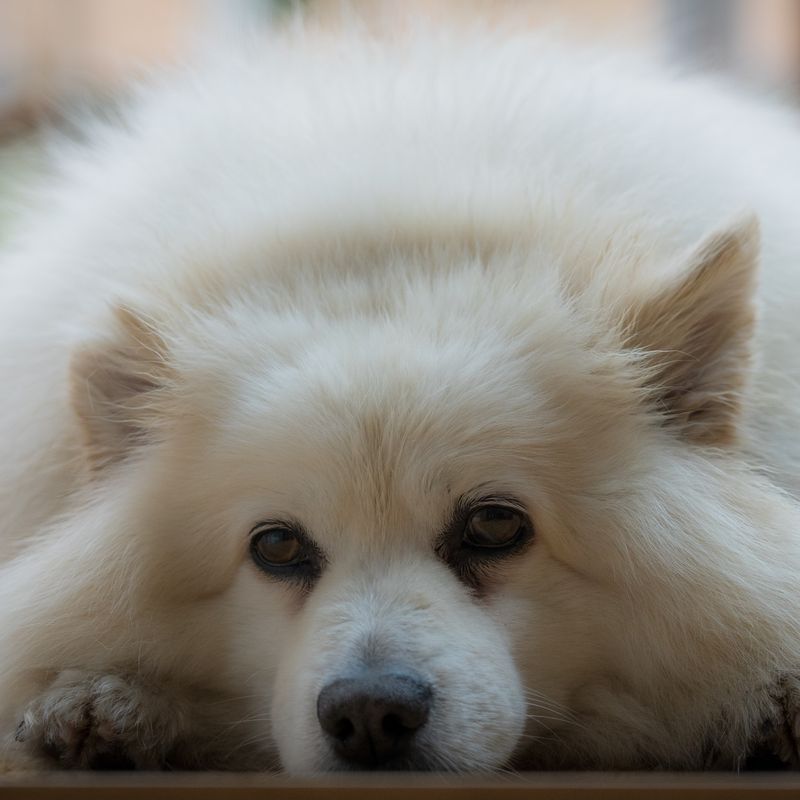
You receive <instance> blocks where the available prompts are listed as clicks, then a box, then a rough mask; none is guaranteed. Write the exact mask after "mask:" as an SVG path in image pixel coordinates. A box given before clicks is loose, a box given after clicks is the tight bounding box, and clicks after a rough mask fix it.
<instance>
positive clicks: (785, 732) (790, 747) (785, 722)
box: [771, 675, 800, 769]
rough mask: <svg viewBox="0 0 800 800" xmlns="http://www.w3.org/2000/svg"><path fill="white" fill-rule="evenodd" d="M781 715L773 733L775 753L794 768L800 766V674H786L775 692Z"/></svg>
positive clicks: (772, 739) (772, 740) (772, 741)
mask: <svg viewBox="0 0 800 800" xmlns="http://www.w3.org/2000/svg"><path fill="white" fill-rule="evenodd" d="M775 699H776V700H777V703H778V707H779V709H780V715H779V719H778V724H776V725H775V730H774V732H773V734H772V738H771V743H772V747H773V750H774V752H775V755H776V756H778V758H780V759H781V761H782V762H784V763H785V764H787V765H788V766H790V767H792V768H793V769H798V768H800V676H798V675H785V676H783V678H782V679H781V681H780V684H779V691H778V692H776V694H775Z"/></svg>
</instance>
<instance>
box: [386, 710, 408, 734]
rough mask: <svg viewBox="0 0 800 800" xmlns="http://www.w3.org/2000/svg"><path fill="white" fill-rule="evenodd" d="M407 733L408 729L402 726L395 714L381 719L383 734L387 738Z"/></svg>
mask: <svg viewBox="0 0 800 800" xmlns="http://www.w3.org/2000/svg"><path fill="white" fill-rule="evenodd" d="M408 731H409V729H408V728H406V726H405V725H403V723H402V721H401V719H400V717H398V716H397V714H387V715H386V716H385V717H384V718H383V732H384V733H385V734H387V735H388V736H402V735H403V734H404V733H407V732H408Z"/></svg>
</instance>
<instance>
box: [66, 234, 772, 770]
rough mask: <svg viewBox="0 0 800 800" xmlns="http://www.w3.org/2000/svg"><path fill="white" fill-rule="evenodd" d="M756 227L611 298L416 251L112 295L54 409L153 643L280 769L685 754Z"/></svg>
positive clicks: (724, 518) (552, 275) (634, 759)
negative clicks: (236, 709)
mask: <svg viewBox="0 0 800 800" xmlns="http://www.w3.org/2000/svg"><path fill="white" fill-rule="evenodd" d="M755 239H756V233H755V231H754V229H753V227H752V226H749V227H748V226H745V227H742V228H739V229H736V230H733V231H731V232H725V233H722V234H719V235H716V236H713V237H711V238H710V239H708V240H707V241H706V242H705V243H704V244H703V245H702V246H701V247H700V248H699V249H698V250H696V251H695V252H694V253H693V254H692V255H691V256H690V259H689V263H688V264H687V265H685V266H684V267H683V268H682V269H681V270H680V271H679V274H677V276H676V277H671V278H670V279H668V280H667V279H665V280H664V281H663V282H662V283H661V284H659V285H651V286H649V287H647V288H646V289H644V288H643V287H642V286H638V287H631V288H630V291H629V292H628V293H626V294H624V295H622V294H619V292H617V290H614V289H613V286H612V282H611V281H610V280H609V282H608V283H607V284H601V283H599V281H600V278H599V277H598V275H597V274H592V275H589V276H588V277H587V278H586V280H585V281H583V282H580V281H579V282H577V283H576V284H575V285H572V286H569V285H567V284H568V282H565V280H564V279H563V269H562V268H560V267H559V265H558V264H557V263H555V261H554V262H553V263H552V264H548V265H544V266H541V265H536V266H531V264H530V263H529V262H528V259H527V256H526V255H525V254H524V253H521V252H520V251H519V250H515V249H513V248H512V249H509V250H507V251H503V252H501V253H496V254H495V256H494V259H495V260H494V261H492V260H491V259H489V261H488V263H487V262H486V260H485V259H483V258H482V257H480V256H479V255H478V254H477V253H476V251H474V250H472V251H470V252H467V250H469V249H468V248H467V250H464V251H460V250H459V249H458V248H453V247H442V248H439V249H437V247H435V246H432V245H431V246H428V247H420V248H418V249H416V250H415V249H414V248H410V249H408V250H403V249H402V248H399V249H395V250H392V249H391V248H387V251H386V253H385V254H383V255H380V254H378V255H376V252H378V250H379V248H378V250H375V249H374V248H373V249H372V250H370V252H369V257H367V255H365V253H363V252H357V251H356V250H353V251H348V252H346V253H344V255H343V254H342V253H341V252H340V253H339V256H338V258H339V259H340V260H342V261H343V262H347V264H348V266H346V267H343V266H341V264H340V263H338V262H337V263H332V264H327V265H326V264H319V263H317V264H314V265H313V266H312V267H310V268H306V266H301V265H298V264H294V265H292V267H291V268H287V269H286V270H285V271H283V272H281V271H280V270H279V269H278V268H277V267H276V272H275V273H274V274H273V277H272V278H271V284H270V285H269V286H267V287H264V286H263V285H262V284H263V278H259V279H258V280H257V281H256V280H254V282H253V283H252V284H249V285H243V286H242V285H239V286H236V287H235V288H236V291H231V292H228V293H227V294H226V293H225V291H224V290H222V289H217V290H215V291H218V293H219V295H220V296H219V297H217V299H216V301H214V302H206V303H196V304H194V305H193V306H192V310H191V311H186V310H183V311H180V310H175V311H174V312H172V316H171V317H170V314H163V313H162V314H160V315H159V314H155V313H154V315H153V317H152V318H150V317H145V316H143V315H141V314H135V313H133V312H131V311H129V310H124V311H119V312H118V313H117V333H116V334H115V336H114V338H113V339H110V340H109V341H107V342H104V343H101V344H100V345H97V346H93V347H91V348H88V349H87V350H86V351H84V352H82V353H80V354H79V355H78V357H77V358H76V361H75V366H74V372H75V378H76V380H75V382H74V386H75V403H76V406H77V409H78V412H79V416H80V418H81V420H82V421H83V424H84V427H85V431H86V434H87V448H88V450H87V452H88V453H89V457H90V463H91V469H92V470H93V473H94V475H95V482H96V483H98V484H99V485H101V486H102V485H106V486H107V487H108V488H107V490H106V491H107V492H108V493H110V494H109V496H113V498H114V499H113V502H114V503H116V504H117V506H118V507H119V508H120V512H119V513H120V514H123V513H124V514H125V515H126V517H127V518H126V520H125V522H124V525H123V526H122V527H124V528H125V530H126V531H128V533H127V534H126V535H128V536H131V537H133V538H134V539H135V543H134V544H133V545H131V546H132V547H133V548H134V549H135V551H136V553H137V554H138V555H137V564H138V565H139V566H138V569H139V570H140V574H139V579H138V580H137V587H138V588H137V591H138V595H137V600H136V602H137V603H139V604H140V606H142V607H147V609H149V612H148V613H149V614H150V615H151V617H152V618H153V619H158V620H162V622H161V623H159V624H161V625H166V628H163V627H162V628H159V630H161V631H163V630H168V631H169V633H168V634H163V635H164V637H165V639H166V638H169V639H170V640H171V645H170V647H171V648H172V650H171V651H170V652H171V655H170V656H169V657H165V656H163V651H164V647H165V645H163V644H162V645H160V647H161V650H160V652H161V653H162V656H161V658H162V660H163V661H164V662H165V663H164V664H162V665H161V667H163V668H164V669H170V670H174V671H176V672H178V673H179V674H182V675H184V676H186V677H188V679H191V680H197V681H198V682H201V683H202V682H203V681H209V682H212V683H216V684H217V686H221V687H223V688H225V689H226V690H229V691H231V692H232V693H234V694H236V695H244V696H247V697H248V698H250V699H251V706H252V720H251V721H252V722H253V724H254V725H255V726H256V727H257V729H260V731H261V734H260V735H261V741H263V744H264V747H265V748H269V747H271V746H273V744H275V745H277V749H278V751H279V754H280V759H281V761H282V763H283V764H284V765H285V767H287V768H288V769H289V770H292V771H295V772H303V771H314V770H324V769H341V768H359V767H376V766H377V767H382V768H443V769H458V770H475V769H492V768H498V767H501V766H504V765H508V764H514V763H518V764H557V763H564V764H581V765H585V764H616V765H622V766H625V765H637V764H638V765H642V764H646V763H654V762H655V761H657V760H658V759H659V758H660V759H662V761H667V762H670V761H671V762H672V763H676V764H677V763H690V762H691V759H692V758H696V756H694V755H692V756H690V755H689V752H690V750H691V747H695V746H696V745H697V742H698V741H699V739H700V738H701V733H700V731H701V729H703V726H705V725H706V723H707V718H708V714H706V713H705V712H703V713H700V711H698V710H697V707H698V705H699V706H702V704H703V703H704V702H705V703H706V704H707V703H708V698H707V694H708V693H709V692H712V685H713V686H719V685H720V682H722V683H724V682H725V680H727V679H728V678H730V677H731V675H732V674H733V672H735V669H733V667H730V665H728V664H726V662H725V659H726V657H727V654H728V653H729V649H730V647H731V646H732V645H731V643H732V642H733V641H734V638H735V637H736V636H738V634H735V633H734V632H733V631H734V630H735V629H736V628H737V627H739V628H740V627H741V626H740V624H739V620H738V618H737V608H739V609H741V607H742V604H745V603H748V602H750V597H749V595H748V594H747V588H746V587H745V586H743V585H742V584H743V582H742V581H741V580H740V578H741V574H739V572H737V570H739V568H740V563H739V561H740V560H741V559H740V552H741V546H742V542H743V540H744V539H745V538H746V537H747V536H748V535H750V533H752V531H753V530H754V526H757V525H758V524H759V519H764V518H765V517H767V516H768V515H769V511H768V509H767V507H766V506H767V504H766V502H764V503H762V505H763V507H762V505H758V507H755V508H754V502H755V501H753V499H752V498H749V499H748V498H742V497H741V496H739V495H738V494H737V492H738V489H737V488H736V487H738V486H739V484H738V483H737V482H736V477H735V475H733V476H732V474H728V473H726V472H725V469H724V464H726V463H727V460H726V459H727V458H728V457H727V456H726V455H725V451H726V449H729V448H730V446H731V443H732V442H733V440H734V439H735V435H736V423H737V413H738V402H739V401H738V398H739V393H740V390H741V387H742V383H743V381H744V379H745V376H746V371H747V363H748V342H749V338H750V334H751V329H752V324H753V313H752V309H751V292H752V286H753V271H754V265H755V260H756V244H755ZM381 259H382V260H383V263H376V262H377V261H380V260H381ZM432 261H435V262H436V267H435V268H434V267H431V266H430V263H431V262H432ZM359 264H360V265H361V266H359ZM239 280H241V277H240V278H239ZM259 281H261V283H259ZM578 284H580V285H578ZM615 292H616V294H615ZM713 453H717V455H713ZM734 472H735V470H734ZM726 487H727V488H726ZM130 517H133V518H134V519H133V520H131V519H130ZM726 537H731V538H729V539H726ZM751 610H752V609H751ZM163 620H168V621H169V620H172V627H169V622H166V623H164V622H163ZM153 635H154V636H155V634H153ZM736 641H737V642H738V641H739V639H736ZM737 646H738V645H737ZM746 649H747V648H746V646H745V650H746ZM740 656H741V657H742V658H744V659H745V660H746V659H747V657H748V656H747V654H746V653H740ZM709 659H711V661H712V663H713V664H714V669H715V670H716V674H715V676H714V678H713V680H711V679H710V678H709V676H708V674H707V666H704V665H707V664H708V663H709ZM729 667H730V669H729ZM729 673H730V674H729ZM704 693H705V694H704ZM716 710H717V709H715V708H712V709H711V711H710V712H709V713H712V714H713V713H716ZM242 730H243V731H244V730H245V728H244V727H243V729H242ZM248 735H253V734H252V733H249V734H248ZM255 735H256V736H258V735H259V734H258V733H256V734H255Z"/></svg>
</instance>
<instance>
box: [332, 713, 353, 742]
mask: <svg viewBox="0 0 800 800" xmlns="http://www.w3.org/2000/svg"><path fill="white" fill-rule="evenodd" d="M355 732H356V729H355V726H354V725H353V723H352V722H350V720H349V719H347V717H343V718H342V719H340V720H339V721H338V722H337V723H336V724H335V725H334V726H333V736H334V738H336V739H339V740H341V741H344V740H345V739H347V738H349V737H350V736H352V735H353V734H354V733H355Z"/></svg>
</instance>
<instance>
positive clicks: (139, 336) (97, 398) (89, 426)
mask: <svg viewBox="0 0 800 800" xmlns="http://www.w3.org/2000/svg"><path fill="white" fill-rule="evenodd" d="M173 379H174V374H173V370H172V367H171V366H170V362H169V358H168V352H167V346H166V343H165V341H164V339H163V338H162V337H161V335H160V334H159V333H158V331H157V330H156V329H155V327H154V326H153V324H152V323H151V322H149V321H147V320H146V319H145V318H144V317H142V316H141V315H139V314H137V313H136V312H135V311H132V310H131V309H130V308H128V307H126V306H119V307H117V308H115V309H114V330H113V333H112V335H111V336H110V337H109V338H108V339H107V340H105V341H101V342H98V343H94V344H91V345H88V346H86V347H84V348H82V349H81V350H79V351H77V352H76V353H75V355H74V356H73V359H72V364H71V394H72V405H73V408H74V410H75V412H76V413H77V415H78V418H79V420H80V422H81V424H82V428H83V432H84V438H85V444H86V452H87V457H88V462H89V466H90V468H91V469H92V470H98V469H101V468H102V467H104V466H106V465H108V464H111V463H114V462H116V461H119V460H120V459H121V458H123V457H124V456H125V455H126V454H128V453H129V452H130V451H131V450H132V449H133V448H135V447H137V446H138V445H140V444H143V443H145V442H146V441H148V440H149V439H150V438H151V437H152V435H153V434H154V433H155V429H156V425H157V422H158V420H159V419H160V418H161V416H162V412H163V410H164V409H163V407H164V399H165V394H166V390H167V389H168V387H169V386H170V384H171V383H172V382H173Z"/></svg>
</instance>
